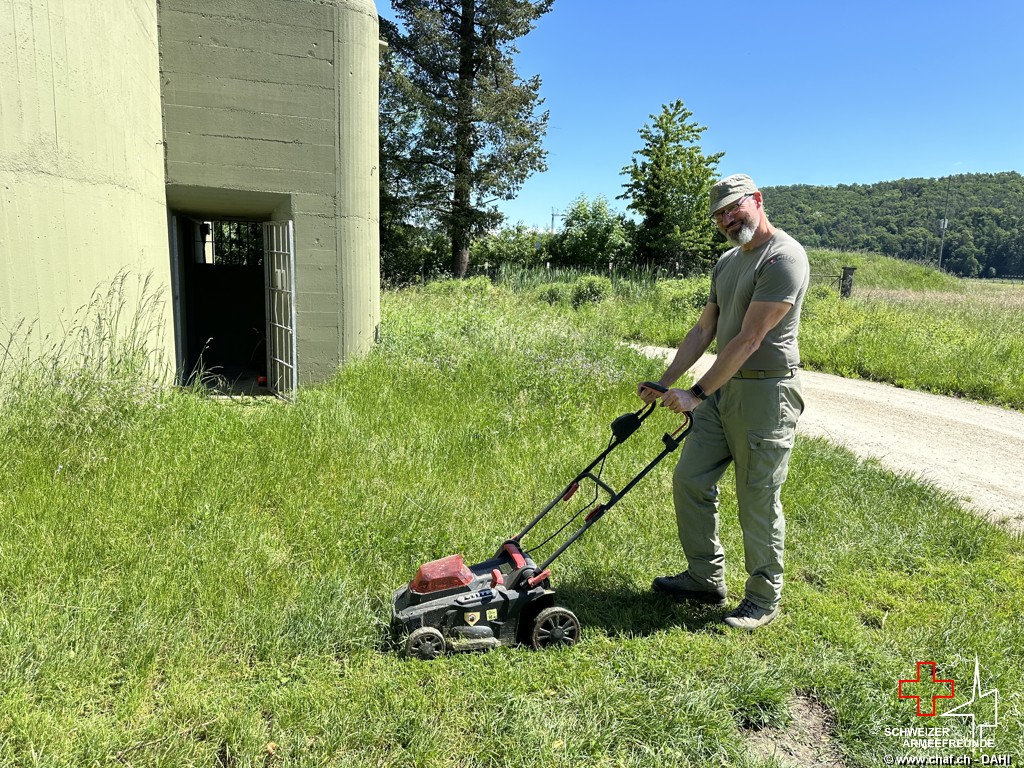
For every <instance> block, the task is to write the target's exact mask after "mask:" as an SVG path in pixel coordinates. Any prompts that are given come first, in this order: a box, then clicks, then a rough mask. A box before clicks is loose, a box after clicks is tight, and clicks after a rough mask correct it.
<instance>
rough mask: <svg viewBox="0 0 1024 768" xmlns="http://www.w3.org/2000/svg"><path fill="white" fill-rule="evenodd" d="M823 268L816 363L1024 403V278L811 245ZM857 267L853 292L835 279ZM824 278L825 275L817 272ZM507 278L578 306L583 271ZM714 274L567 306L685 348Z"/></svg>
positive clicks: (640, 283) (813, 332)
mask: <svg viewBox="0 0 1024 768" xmlns="http://www.w3.org/2000/svg"><path fill="white" fill-rule="evenodd" d="M809 255H810V258H811V272H812V274H813V275H815V276H816V277H815V278H814V279H813V280H812V285H811V288H810V290H809V291H808V295H807V297H806V299H805V302H804V309H803V318H802V323H801V330H800V350H801V354H802V357H803V361H804V365H805V366H806V367H807V368H809V369H812V370H818V371H823V372H825V373H833V374H838V375H841V376H846V377H857V378H865V379H871V380H874V381H883V382H887V383H890V384H895V385H897V386H901V387H907V388H912V389H921V390H924V391H929V392H934V393H937V394H943V395H954V396H957V397H965V398H968V399H972V400H977V401H979V402H984V403H991V404H996V405H1001V406H1004V407H1009V408H1015V409H1018V410H1021V409H1024V334H1022V333H1021V323H1020V317H1021V312H1022V311H1024V288H1022V286H1020V285H1009V284H994V283H988V282H981V281H965V280H958V279H956V278H954V277H951V276H949V275H947V274H944V273H941V272H938V271H937V270H935V269H934V268H931V267H928V266H922V265H918V264H913V263H910V262H905V261H899V260H897V259H891V258H887V257H884V256H877V255H872V254H846V253H837V252H832V251H812V252H811V253H810V254H809ZM843 266H853V267H855V268H856V269H857V271H856V273H855V276H854V291H853V296H852V297H851V298H850V299H844V300H840V299H839V296H838V291H837V288H836V284H835V281H834V280H833V279H830V278H829V277H828V276H838V274H839V272H840V271H841V269H842V267H843ZM818 276H820V277H818ZM499 278H500V279H501V280H502V285H503V286H506V287H507V288H508V289H509V290H512V291H513V292H516V293H518V294H520V295H524V296H532V297H534V298H535V299H536V300H537V301H538V302H542V303H548V304H552V305H554V306H558V307H561V308H563V309H564V308H567V307H571V306H572V302H571V296H572V290H573V287H574V286H575V285H576V284H578V282H579V280H581V276H580V275H579V274H578V273H575V272H571V271H569V272H556V271H555V272H547V271H544V270H534V271H533V272H523V271H512V272H510V273H508V274H503V275H500V276H499ZM708 285H709V282H708V280H707V278H699V279H678V280H666V279H661V280H655V279H654V277H653V276H652V275H651V274H649V273H628V272H627V273H624V274H622V275H619V276H617V277H616V278H615V279H614V280H613V281H612V282H611V283H610V286H611V296H610V297H609V298H608V299H606V300H603V301H600V302H594V303H589V304H583V305H582V306H577V307H576V308H575V311H573V312H567V313H566V317H567V318H568V321H569V322H573V323H578V326H577V327H579V328H592V327H595V326H596V327H598V328H600V329H601V330H602V331H603V332H605V333H607V334H609V335H612V336H615V337H618V338H621V339H625V340H628V341H633V342H638V343H642V344H653V345H660V346H669V347H674V346H675V345H676V344H678V343H679V340H680V339H681V338H682V337H683V336H684V335H685V333H686V331H687V330H689V328H690V327H691V326H692V325H693V323H694V322H696V320H697V317H698V316H699V314H700V309H701V307H703V304H704V301H705V299H706V297H707V292H708Z"/></svg>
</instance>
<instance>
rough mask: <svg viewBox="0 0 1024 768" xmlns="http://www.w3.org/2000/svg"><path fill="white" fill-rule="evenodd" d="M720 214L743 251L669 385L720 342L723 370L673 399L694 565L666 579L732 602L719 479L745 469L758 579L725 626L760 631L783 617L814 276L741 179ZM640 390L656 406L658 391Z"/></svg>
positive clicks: (741, 482)
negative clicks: (792, 472) (681, 417)
mask: <svg viewBox="0 0 1024 768" xmlns="http://www.w3.org/2000/svg"><path fill="white" fill-rule="evenodd" d="M710 212H711V217H712V218H713V219H714V221H715V223H716V224H717V225H718V229H719V231H721V232H722V234H724V235H725V237H726V239H728V241H729V243H730V244H731V245H733V246H734V247H733V248H732V249H731V250H729V251H727V252H726V253H725V254H723V255H722V257H721V258H720V259H719V261H718V263H717V264H716V265H715V267H714V270H713V271H712V273H711V294H710V297H709V298H708V302H707V304H706V305H705V306H704V309H703V311H702V312H701V316H700V318H699V319H698V321H697V323H696V325H694V326H693V328H692V329H691V330H690V331H689V332H688V333H687V334H686V336H685V337H684V338H683V340H682V341H681V342H680V343H679V347H678V349H677V350H676V353H675V357H674V358H673V360H672V362H671V363H670V364H669V366H668V368H667V370H666V371H665V374H664V375H663V376H662V377H661V380H660V381H659V383H660V384H661V385H662V386H665V387H671V386H672V384H674V383H675V382H676V380H677V379H679V377H680V376H682V375H683V373H685V372H686V371H687V370H689V369H690V367H691V366H693V364H694V363H696V362H697V360H698V359H699V358H700V357H701V355H702V354H703V353H704V352H705V351H706V350H707V348H708V347H709V346H710V344H711V342H712V340H715V339H717V341H718V356H717V359H716V360H715V362H714V364H713V365H712V366H711V368H710V369H709V370H708V372H707V373H705V374H704V375H703V376H702V377H701V378H700V380H699V381H698V382H697V383H696V385H694V386H693V387H692V388H691V389H670V390H669V391H668V392H667V393H665V394H664V395H662V396H661V399H662V403H663V404H664V405H665V406H666V407H668V408H670V409H671V410H673V411H675V412H677V413H683V412H692V413H693V422H694V423H693V430H692V431H691V432H690V434H689V436H688V437H687V438H686V441H685V442H684V443H683V447H682V450H681V452H680V456H679V463H678V464H677V465H676V470H675V475H674V477H673V499H674V502H675V509H676V521H677V523H678V527H679V539H680V541H681V542H682V545H683V551H684V553H685V555H686V561H687V570H685V571H683V572H682V573H680V574H679V575H677V576H660V577H658V578H656V579H655V580H654V584H653V587H654V589H655V591H658V592H662V593H665V594H667V595H669V596H670V597H672V598H674V599H677V600H691V601H696V602H700V603H708V604H711V605H716V606H724V605H725V601H726V589H725V552H724V550H723V549H722V545H721V543H720V541H719V538H718V481H719V479H720V478H721V477H722V474H723V473H724V472H725V470H726V468H727V467H728V465H729V464H730V463H731V462H735V465H736V498H737V502H738V505H739V521H740V527H741V529H742V531H743V551H744V559H745V564H746V570H747V574H748V577H747V581H746V586H745V590H744V596H743V600H742V601H741V602H740V604H739V606H738V607H737V608H736V609H735V610H733V611H731V612H730V613H728V614H726V616H725V623H726V624H728V625H730V626H732V627H738V628H741V629H746V630H754V629H757V628H758V627H761V626H764V625H765V624H768V623H769V622H771V621H773V620H774V619H775V617H776V616H777V615H778V610H779V608H778V606H779V597H780V594H781V592H782V570H783V545H784V538H785V522H784V519H783V515H782V503H781V501H780V491H781V488H782V484H783V482H785V479H786V474H787V470H788V467H789V455H790V452H791V451H792V448H793V438H794V433H795V431H796V423H797V419H798V418H799V417H800V414H801V413H802V412H803V409H804V401H803V397H802V396H801V394H800V379H799V376H798V374H797V368H798V366H799V365H800V352H799V349H798V346H797V331H798V329H799V325H800V306H801V304H802V302H803V298H804V293H805V292H806V290H807V283H808V280H809V277H810V268H809V265H808V262H807V254H806V253H805V252H804V249H803V248H802V247H801V245H800V244H799V243H798V242H797V241H796V240H794V239H793V238H792V237H790V236H789V235H787V234H786V233H785V232H783V231H782V230H780V229H777V228H776V227H774V226H772V224H771V223H769V221H768V217H767V216H766V215H765V210H764V200H763V198H762V196H761V192H760V191H759V190H758V189H757V186H756V185H755V184H754V181H753V180H752V179H751V178H750V177H749V176H745V175H743V174H737V175H734V176H729V177H728V178H725V179H722V180H721V181H719V182H717V183H716V184H715V185H714V186H713V187H712V188H711V207H710ZM637 391H638V394H639V395H640V397H641V398H642V399H643V400H644V401H645V402H651V401H652V400H654V399H655V398H656V397H657V393H655V392H652V391H651V390H649V389H645V388H643V387H639V388H638V390H637Z"/></svg>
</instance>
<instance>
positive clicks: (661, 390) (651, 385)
mask: <svg viewBox="0 0 1024 768" xmlns="http://www.w3.org/2000/svg"><path fill="white" fill-rule="evenodd" d="M640 386H641V387H643V388H644V389H650V390H653V391H655V392H657V393H658V394H659V395H664V394H665V393H666V392H668V387H663V386H661V384H658V383H657V382H655V381H641V382H640Z"/></svg>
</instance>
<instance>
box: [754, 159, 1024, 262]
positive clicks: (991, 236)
mask: <svg viewBox="0 0 1024 768" xmlns="http://www.w3.org/2000/svg"><path fill="white" fill-rule="evenodd" d="M764 194H765V205H766V206H767V208H768V211H769V214H770V215H771V219H772V223H774V224H776V225H777V226H780V227H782V228H783V229H785V230H786V231H787V232H789V233H790V234H791V235H793V236H794V237H796V238H797V239H798V240H800V241H801V242H802V243H803V244H804V245H805V246H806V247H808V248H832V249H837V250H847V251H874V252H877V253H882V254H885V255H887V256H894V257H896V258H900V259H909V260H916V261H926V262H932V263H938V262H939V251H940V246H941V251H942V258H941V266H942V267H943V268H944V269H946V270H948V271H950V272H952V273H954V274H957V275H962V276H965V277H999V276H1005V275H1022V274H1024V239H1022V238H1021V237H1020V233H1021V231H1022V230H1024V176H1021V174H1019V173H1017V172H1015V171H1009V172H1005V173H977V174H964V175H960V176H951V177H948V178H943V179H900V180H899V181H884V182H878V183H876V184H840V185H838V186H835V187H815V186H810V185H806V184H798V185H794V186H780V187H766V188H765V189H764ZM943 218H945V219H946V220H947V222H948V227H947V229H946V235H945V239H944V241H943V238H942V229H941V221H942V219H943Z"/></svg>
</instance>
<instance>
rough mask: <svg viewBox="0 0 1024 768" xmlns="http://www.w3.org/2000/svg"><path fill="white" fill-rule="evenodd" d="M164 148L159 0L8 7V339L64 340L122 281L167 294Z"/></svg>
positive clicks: (23, 1)
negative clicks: (29, 330)
mask: <svg viewBox="0 0 1024 768" xmlns="http://www.w3.org/2000/svg"><path fill="white" fill-rule="evenodd" d="M162 140H163V136H162V131H161V115H160V82H159V65H158V45H157V18H156V4H155V2H154V0H102V2H85V1H84V0H82V1H79V0H74V1H73V2H71V1H69V0H0V333H2V332H4V329H7V330H9V329H10V328H11V327H12V326H15V325H17V324H18V323H19V321H23V320H27V321H29V322H35V321H38V327H37V332H39V333H40V334H41V335H46V334H54V335H60V333H61V332H62V328H61V321H62V320H63V321H67V319H68V318H69V316H70V315H71V313H73V312H74V311H75V310H76V309H78V308H80V307H82V306H84V305H85V304H86V303H88V302H89V299H90V297H91V295H92V294H93V292H94V291H95V290H97V289H100V290H106V289H107V288H108V287H109V286H110V285H111V283H112V281H113V279H114V277H115V276H116V275H117V273H118V272H121V271H124V270H127V271H128V272H129V273H130V275H129V279H127V280H126V281H125V282H126V286H127V287H128V288H129V289H131V288H132V287H134V286H137V284H138V282H139V281H138V280H137V279H135V278H136V277H138V278H141V277H143V276H145V275H151V276H152V283H153V285H154V286H156V287H158V288H159V289H161V292H162V293H164V294H165V295H166V293H167V290H168V287H169V284H170V269H169V263H168V257H167V254H168V248H167V220H166V212H165V198H164V151H163V142H162ZM128 293H129V295H128V296H127V299H128V301H129V303H134V301H135V298H136V297H135V296H134V295H132V294H133V291H132V290H129V291H128ZM131 309H134V307H131ZM170 312H171V306H170V302H169V301H166V302H164V303H163V306H162V309H161V310H160V311H159V312H158V313H157V315H158V316H157V317H156V318H155V324H156V326H157V333H159V334H160V335H161V336H162V337H163V343H164V344H165V345H167V350H166V351H167V352H168V353H169V352H170V345H171V344H172V343H173V331H172V326H171V314H170Z"/></svg>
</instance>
